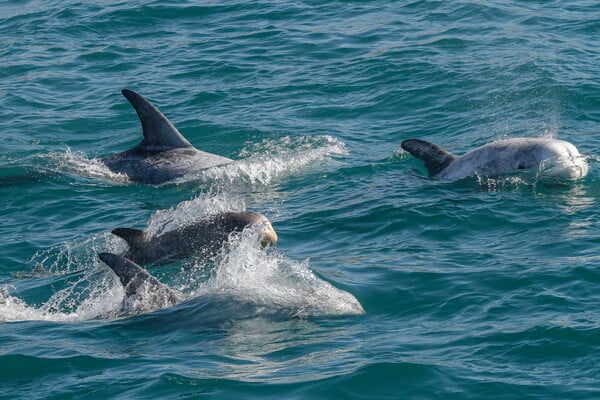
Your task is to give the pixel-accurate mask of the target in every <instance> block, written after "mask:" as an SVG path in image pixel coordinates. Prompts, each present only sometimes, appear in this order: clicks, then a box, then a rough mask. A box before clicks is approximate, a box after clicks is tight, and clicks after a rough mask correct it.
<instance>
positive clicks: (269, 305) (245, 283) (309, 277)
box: [0, 227, 364, 322]
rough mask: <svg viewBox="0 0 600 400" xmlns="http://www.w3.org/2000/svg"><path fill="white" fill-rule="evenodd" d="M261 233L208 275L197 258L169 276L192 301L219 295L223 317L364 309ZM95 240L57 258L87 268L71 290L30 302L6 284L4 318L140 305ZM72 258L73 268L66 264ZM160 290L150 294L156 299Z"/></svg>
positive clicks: (0, 302)
mask: <svg viewBox="0 0 600 400" xmlns="http://www.w3.org/2000/svg"><path fill="white" fill-rule="evenodd" d="M257 235H258V228H257V227H252V228H247V229H246V230H245V231H244V232H243V233H242V234H236V235H232V236H231V238H230V240H229V242H228V244H227V245H226V246H225V247H224V248H223V250H222V252H221V254H220V255H219V256H217V258H216V259H215V260H214V266H212V268H211V270H210V271H209V272H208V274H207V273H206V265H205V264H197V265H195V266H194V267H192V268H187V269H186V268H181V269H179V271H177V272H176V274H175V276H171V277H167V278H166V279H169V280H171V281H173V282H177V281H179V283H178V284H177V286H176V287H174V289H175V290H177V292H178V293H181V295H182V301H184V302H194V301H200V302H201V303H200V304H203V305H202V308H203V309H204V308H206V305H205V302H206V301H208V302H209V304H210V303H211V301H212V300H211V299H215V300H214V302H215V303H216V304H219V307H220V309H219V312H220V313H221V315H222V316H223V318H232V319H235V318H239V317H240V316H241V317H243V316H247V317H248V316H252V317H255V316H260V315H263V316H265V315H281V316H287V317H300V318H305V317H311V316H326V315H358V314H363V313H364V310H363V308H362V306H361V305H360V303H359V302H358V300H356V298H355V297H354V296H352V295H351V294H350V293H348V292H345V291H343V290H341V289H338V288H336V287H334V286H333V285H332V284H330V283H329V282H327V281H325V280H323V279H321V278H319V277H318V276H317V275H316V274H315V273H314V272H313V271H312V270H311V269H310V267H309V263H308V261H303V262H299V261H296V260H293V259H290V258H288V257H286V256H285V255H283V254H282V253H280V252H279V251H277V250H274V249H271V250H268V249H267V250H265V249H263V248H261V247H260V245H259V243H258V240H257ZM94 239H95V240H90V242H86V243H85V244H83V245H82V246H80V248H79V250H80V252H81V254H83V256H78V257H75V256H73V254H74V253H73V251H72V249H71V250H70V252H69V251H66V252H65V253H61V254H59V255H58V257H56V259H55V260H54V261H52V263H51V264H50V266H51V268H55V269H59V268H62V269H63V270H65V269H66V270H72V269H76V268H79V269H80V271H76V272H75V276H74V281H72V282H71V281H67V282H66V283H65V284H64V288H62V289H60V290H58V291H56V292H55V293H54V294H53V295H52V296H51V297H50V298H49V299H48V300H47V301H45V302H44V303H43V304H42V305H41V306H39V307H36V306H35V305H31V304H27V303H26V302H25V301H24V300H22V299H20V298H19V297H17V296H15V295H13V294H12V293H11V290H10V287H8V286H4V287H2V288H1V290H0V316H1V317H0V318H1V320H2V321H5V322H6V321H23V320H42V321H60V322H70V321H86V320H94V319H117V318H122V317H127V316H131V312H132V311H131V310H133V309H128V310H123V308H122V306H123V300H124V296H125V292H124V289H123V287H122V285H121V284H120V283H119V281H118V279H117V278H116V276H114V274H112V272H111V271H110V270H109V269H108V268H107V267H106V266H105V265H104V264H103V263H101V262H100V261H98V260H97V259H96V257H95V256H94V257H93V259H92V260H89V259H88V257H90V256H91V254H94V255H95V254H96V249H95V246H94V243H96V244H97V243H98V242H99V241H100V240H101V239H102V238H94ZM107 242H108V241H107ZM86 246H87V247H86ZM75 253H77V252H75ZM64 259H66V260H67V268H64V266H63V265H62V264H61V260H64ZM77 260H85V261H84V262H83V263H77V266H76V267H75V266H74V265H73V264H74V262H75V261H77ZM150 272H151V273H152V271H150ZM51 286H52V285H51ZM155 295H156V294H155V293H154V294H152V296H148V297H147V298H148V299H154V300H156V296H155ZM142 297H143V296H142ZM223 298H225V299H226V301H225V302H224V301H223ZM198 299H200V300H198ZM161 304H164V302H161V301H159V302H157V304H154V305H153V304H144V305H143V307H138V308H137V309H143V310H144V311H157V310H159V309H160V308H161V306H160V305H161ZM228 307H229V308H228ZM208 308H210V307H208ZM228 310H229V312H228ZM207 312H210V313H212V311H210V310H208V311H207ZM133 313H134V314H135V311H133ZM201 315H202V314H201V313H200V317H201Z"/></svg>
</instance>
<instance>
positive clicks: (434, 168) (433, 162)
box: [400, 139, 455, 176]
mask: <svg viewBox="0 0 600 400" xmlns="http://www.w3.org/2000/svg"><path fill="white" fill-rule="evenodd" d="M400 147H402V149H404V150H406V151H408V152H409V153H410V154H412V155H413V156H415V157H416V158H418V159H419V160H422V161H423V162H425V168H427V171H428V172H429V176H434V175H436V174H439V173H440V172H441V171H442V170H443V169H444V168H446V167H447V166H448V164H450V162H452V160H454V158H455V157H454V156H453V155H452V154H451V153H449V152H447V151H446V150H444V149H442V148H441V147H440V146H438V145H436V144H433V143H430V142H427V141H425V140H419V139H409V140H405V141H403V142H402V143H401V144H400Z"/></svg>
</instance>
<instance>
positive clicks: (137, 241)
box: [110, 228, 146, 251]
mask: <svg viewBox="0 0 600 400" xmlns="http://www.w3.org/2000/svg"><path fill="white" fill-rule="evenodd" d="M110 233H112V234H113V235H117V236H118V237H120V238H121V239H123V240H125V241H126V242H127V244H128V245H129V250H130V251H131V250H132V248H134V247H139V246H141V244H142V243H143V242H144V240H145V239H146V236H145V234H144V231H142V230H140V229H134V228H115V229H113V230H112V231H111V232H110Z"/></svg>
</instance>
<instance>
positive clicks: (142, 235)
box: [112, 211, 277, 265]
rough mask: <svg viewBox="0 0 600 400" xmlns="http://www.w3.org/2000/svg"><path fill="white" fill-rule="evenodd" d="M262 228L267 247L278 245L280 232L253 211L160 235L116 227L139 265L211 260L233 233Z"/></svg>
mask: <svg viewBox="0 0 600 400" xmlns="http://www.w3.org/2000/svg"><path fill="white" fill-rule="evenodd" d="M249 225H259V231H258V237H259V240H260V242H261V244H262V245H263V246H267V245H269V244H275V243H276V242H277V233H275V230H274V229H273V226H272V225H271V222H269V220H268V219H267V217H265V216H264V215H262V214H260V213H257V212H251V211H238V212H224V213H219V214H216V215H213V216H210V217H208V218H207V219H205V220H201V221H197V222H194V223H193V224H189V225H186V226H183V227H181V228H178V229H174V230H172V231H168V232H165V233H162V234H160V235H157V236H149V235H148V234H147V233H146V232H144V231H142V230H139V229H133V228H116V229H114V230H113V231H112V233H113V234H115V235H117V236H119V237H121V238H122V239H124V240H125V241H126V242H127V244H128V245H129V249H128V250H127V252H126V253H125V257H127V258H129V259H130V260H132V261H134V262H136V263H138V264H146V263H153V264H155V265H158V264H165V263H169V262H172V261H176V260H180V259H183V258H186V257H189V256H192V255H194V256H199V257H201V258H204V259H207V258H210V257H212V256H214V255H216V253H217V252H218V251H219V250H220V249H221V247H222V246H223V244H224V243H225V242H226V241H227V240H228V238H229V235H230V234H231V233H232V232H242V231H243V230H244V228H245V227H247V226H249Z"/></svg>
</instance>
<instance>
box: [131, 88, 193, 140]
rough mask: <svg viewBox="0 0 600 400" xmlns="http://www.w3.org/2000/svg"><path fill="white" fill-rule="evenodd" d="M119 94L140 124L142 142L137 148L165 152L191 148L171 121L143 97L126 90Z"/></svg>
mask: <svg viewBox="0 0 600 400" xmlns="http://www.w3.org/2000/svg"><path fill="white" fill-rule="evenodd" d="M121 93H123V96H125V98H126V99H127V100H129V102H130V103H131V105H132V106H133V108H134V109H135V111H136V112H137V115H138V117H139V118H140V122H141V123H142V133H143V134H144V140H142V142H141V143H140V144H139V145H138V148H141V149H142V150H146V151H165V150H171V149H179V148H192V147H193V146H192V145H191V144H190V142H188V141H187V139H186V138H184V137H183V135H182V134H181V133H179V131H178V130H177V128H175V126H174V125H173V124H172V123H171V121H169V120H168V119H167V117H165V116H164V115H163V113H162V112H160V110H159V109H158V108H156V107H155V106H154V105H153V104H152V103H150V102H149V101H148V100H146V99H145V98H144V97H142V96H140V95H139V94H137V93H136V92H134V91H132V90H128V89H123V90H122V91H121Z"/></svg>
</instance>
